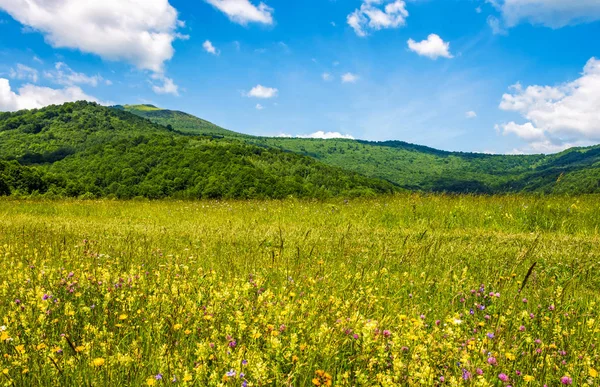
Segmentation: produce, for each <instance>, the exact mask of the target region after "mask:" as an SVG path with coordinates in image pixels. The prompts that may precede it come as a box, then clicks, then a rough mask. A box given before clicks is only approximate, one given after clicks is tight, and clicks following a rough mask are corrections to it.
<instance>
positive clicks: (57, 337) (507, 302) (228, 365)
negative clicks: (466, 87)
mask: <svg viewBox="0 0 600 387" xmlns="http://www.w3.org/2000/svg"><path fill="white" fill-rule="evenodd" d="M598 199H599V198H598V197H595V196H590V197H580V198H559V197H549V198H535V197H523V196H505V197H465V196H462V197H460V196H459V197H445V196H417V195H411V196H408V195H407V196H398V197H393V198H392V197H390V198H379V199H374V200H363V201H350V202H348V203H344V202H342V201H336V202H328V203H318V202H304V201H270V202H263V201H250V202H208V201H200V202H175V201H164V202H135V201H132V202H120V201H107V200H105V201H62V202H60V201H49V202H41V201H40V202H36V201H16V200H2V201H0V264H1V267H2V270H1V271H0V326H1V328H0V330H1V331H0V354H1V355H2V357H1V358H0V385H7V386H9V385H15V386H22V385H36V386H56V385H73V386H129V385H155V386H161V385H195V386H290V385H293V386H310V385H320V386H328V385H336V386H374V385H381V386H395V385H409V384H423V385H466V386H471V385H472V386H507V385H512V386H520V385H527V384H528V383H529V384H530V385H535V386H541V385H544V384H547V385H548V386H558V385H561V384H569V383H572V384H573V385H585V384H588V385H597V384H598V380H599V379H598V371H599V370H600V367H599V366H598V364H599V363H600V359H599V356H600V350H599V349H598V345H599V344H600V342H599V339H600V325H599V324H600V319H599V316H598V302H599V301H600V292H599V291H600V277H599V276H598V266H599V265H600V250H599V241H600V238H599V230H598V225H599V219H600V201H599V200H598ZM534 263H535V267H533V264H534ZM532 267H533V270H532V271H531V273H530V275H528V271H529V270H530V268H532ZM524 279H527V280H526V283H524V282H523V280H524ZM520 288H524V289H523V291H521V292H520V291H519V289H520Z"/></svg>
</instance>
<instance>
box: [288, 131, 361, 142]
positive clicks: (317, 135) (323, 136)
mask: <svg viewBox="0 0 600 387" xmlns="http://www.w3.org/2000/svg"><path fill="white" fill-rule="evenodd" d="M278 137H288V138H293V137H296V138H320V139H323V140H331V139H334V138H340V139H347V140H354V137H352V136H351V135H349V134H342V133H340V132H325V131H322V130H319V131H317V132H314V133H311V134H304V135H303V134H300V135H296V136H292V135H291V134H280V135H279V136H278Z"/></svg>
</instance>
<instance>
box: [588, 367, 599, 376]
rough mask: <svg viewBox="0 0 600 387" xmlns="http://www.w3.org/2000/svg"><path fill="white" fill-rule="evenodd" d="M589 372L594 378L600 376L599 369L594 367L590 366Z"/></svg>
mask: <svg viewBox="0 0 600 387" xmlns="http://www.w3.org/2000/svg"><path fill="white" fill-rule="evenodd" d="M589 374H590V376H591V377H592V378H597V377H598V371H596V370H595V369H593V368H590V371H589Z"/></svg>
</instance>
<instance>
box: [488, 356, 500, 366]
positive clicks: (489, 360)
mask: <svg viewBox="0 0 600 387" xmlns="http://www.w3.org/2000/svg"><path fill="white" fill-rule="evenodd" d="M487 362H488V364H489V365H496V364H497V363H498V362H497V361H496V358H495V357H489V358H488V360H487Z"/></svg>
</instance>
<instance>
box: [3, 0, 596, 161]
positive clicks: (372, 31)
mask: <svg viewBox="0 0 600 387" xmlns="http://www.w3.org/2000/svg"><path fill="white" fill-rule="evenodd" d="M599 37H600V0H576V1H575V0H405V1H403V0H301V1H300V0H263V1H259V0H103V1H97V0H0V111H15V110H19V109H31V108H40V107H43V106H46V105H49V104H59V103H63V102H66V101H75V100H82V99H85V100H90V101H96V102H99V103H102V104H105V105H114V104H141V103H147V104H154V105H156V106H160V107H163V108H167V109H174V110H181V111H185V112H188V113H190V114H194V115H196V116H198V117H201V118H204V119H206V120H209V121H211V122H213V123H215V124H217V125H220V126H222V127H224V128H227V129H231V130H235V131H238V132H242V133H248V134H253V135H261V136H298V137H321V138H336V137H345V138H357V139H364V140H372V141H384V140H401V141H407V142H411V143H416V144H421V145H427V146H431V147H435V148H438V149H444V150H453V151H468V152H487V153H511V154H515V153H553V152H558V151H561V150H564V149H566V148H569V147H573V146H587V145H593V144H598V143H600V39H599Z"/></svg>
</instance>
